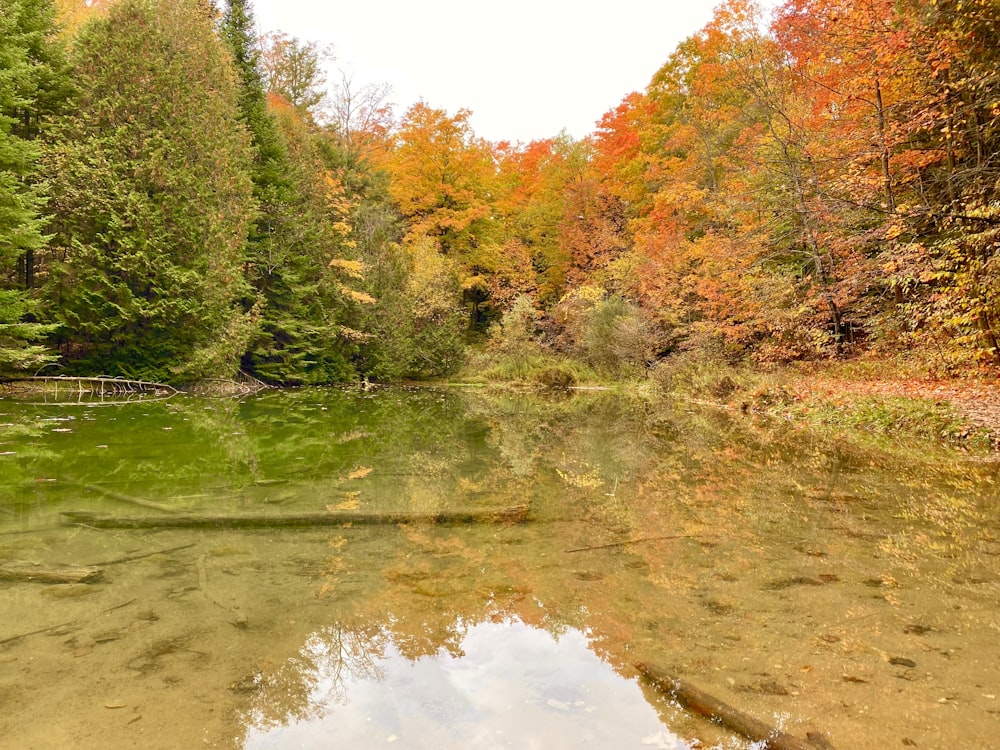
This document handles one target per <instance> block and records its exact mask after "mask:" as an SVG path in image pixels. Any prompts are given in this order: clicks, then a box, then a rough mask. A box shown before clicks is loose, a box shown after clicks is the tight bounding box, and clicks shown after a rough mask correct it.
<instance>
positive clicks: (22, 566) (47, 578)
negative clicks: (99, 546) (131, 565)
mask: <svg viewBox="0 0 1000 750" xmlns="http://www.w3.org/2000/svg"><path fill="white" fill-rule="evenodd" d="M103 577H104V570H102V569H101V568H98V567H95V566H92V565H86V566H80V567H66V566H47V565H36V564H34V563H27V562H8V563H3V564H2V565H0V581H18V582H22V583H96V582H98V581H100V580H101V579H102V578H103Z"/></svg>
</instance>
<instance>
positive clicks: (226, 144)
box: [48, 0, 255, 381]
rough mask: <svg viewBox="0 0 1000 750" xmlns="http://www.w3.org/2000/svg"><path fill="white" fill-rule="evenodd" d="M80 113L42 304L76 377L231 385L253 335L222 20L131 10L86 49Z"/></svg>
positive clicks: (70, 123) (69, 130)
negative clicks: (208, 379)
mask: <svg viewBox="0 0 1000 750" xmlns="http://www.w3.org/2000/svg"><path fill="white" fill-rule="evenodd" d="M74 62H75V75H76V83H77V85H78V87H79V105H78V107H77V108H76V110H75V111H74V112H73V113H72V114H69V115H67V116H66V117H65V118H64V120H63V122H62V123H61V131H60V139H59V142H58V143H57V144H56V145H55V147H54V148H53V155H52V158H51V160H50V163H49V165H48V173H49V179H50V180H51V183H52V195H53V200H52V208H53V209H54V215H55V220H54V229H55V232H56V236H55V249H56V253H57V259H56V260H57V262H56V263H55V264H54V267H53V269H52V279H51V282H50V284H49V287H48V302H49V305H50V309H51V311H52V314H53V317H54V318H55V319H56V320H58V321H59V322H61V323H62V324H63V326H64V331H65V338H64V339H63V351H64V354H65V355H66V357H67V359H68V360H69V362H70V363H71V364H74V365H75V368H76V369H77V370H79V371H88V372H105V373H108V374H121V375H129V376H142V377H150V378H157V379H165V380H172V381H178V380H181V381H183V380H187V379H193V378H197V377H203V376H214V375H224V376H226V375H230V374H232V373H234V372H235V370H236V368H237V366H238V362H239V357H240V355H241V354H242V353H243V352H244V351H245V349H246V345H247V340H248V338H249V335H250V333H251V332H252V329H253V327H254V317H255V311H253V310H248V309H246V306H245V305H242V306H241V304H240V302H241V300H245V299H246V297H247V294H246V289H245V282H244V281H243V278H242V268H241V265H242V261H243V249H244V242H245V238H246V236H247V233H248V229H249V226H250V223H251V221H252V220H253V217H254V214H255V203H254V200H253V195H252V185H251V180H250V175H249V174H248V169H247V167H248V165H249V164H250V162H251V159H252V152H251V147H250V142H249V138H248V137H247V135H246V131H245V129H244V128H243V127H242V126H241V124H240V122H239V110H238V86H237V81H236V76H235V73H234V70H233V65H232V61H231V57H230V55H229V54H228V53H227V51H226V49H225V47H224V46H223V45H222V44H221V42H220V41H219V39H218V38H217V36H216V35H215V30H214V18H213V14H212V13H210V12H209V9H208V8H206V7H205V5H204V4H203V3H199V2H197V0H169V1H168V0H124V1H123V2H121V3H118V4H117V5H115V6H114V7H113V8H112V9H111V11H110V13H109V14H108V16H107V17H105V18H100V19H98V20H95V21H94V22H92V23H90V24H89V25H87V26H86V27H85V28H84V29H83V30H82V31H81V33H80V36H79V37H78V40H77V49H76V54H75V60H74Z"/></svg>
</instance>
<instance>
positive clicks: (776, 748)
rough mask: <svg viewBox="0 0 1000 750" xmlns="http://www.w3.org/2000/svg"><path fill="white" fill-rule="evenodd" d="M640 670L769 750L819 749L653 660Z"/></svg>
mask: <svg viewBox="0 0 1000 750" xmlns="http://www.w3.org/2000/svg"><path fill="white" fill-rule="evenodd" d="M635 666H636V669H638V670H639V673H640V674H642V675H643V677H645V678H646V679H648V680H649V681H650V682H651V683H652V684H653V685H654V686H656V688H657V689H659V690H660V691H662V692H664V693H666V694H667V695H669V696H670V697H671V698H673V699H674V700H676V701H677V702H678V703H680V704H681V706H683V707H684V708H686V709H688V710H689V711H691V712H692V713H695V714H698V715H699V716H703V717H705V718H706V719H708V720H709V721H713V722H716V723H717V724H720V725H721V726H723V727H725V728H726V729H728V730H729V731H731V732H735V733H736V734H739V735H741V736H743V737H746V738H747V739H748V740H751V741H753V742H762V743H764V747H765V748H768V750H816V746H815V745H811V744H807V743H806V742H805V741H804V740H800V739H799V738H798V737H795V736H793V735H790V734H788V733H786V732H782V731H781V730H780V729H778V728H777V727H774V726H771V725H770V724H767V723H765V722H763V721H759V720H757V719H755V718H753V717H752V716H750V715H748V714H746V713H744V712H743V711H740V710H739V709H738V708H733V707H732V706H730V705H729V704H728V703H723V702H722V701H721V700H719V699H718V698H716V697H714V696H712V695H709V694H708V693H706V692H704V691H703V690H699V689H698V688H696V687H695V686H694V685H691V684H690V683H688V682H685V681H684V680H680V679H678V678H676V677H672V676H670V675H668V674H667V673H665V672H663V671H662V670H660V669H658V668H657V667H654V666H651V665H649V664H644V663H639V664H636V665H635Z"/></svg>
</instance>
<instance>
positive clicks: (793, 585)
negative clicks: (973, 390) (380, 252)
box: [0, 389, 1000, 750]
mask: <svg viewBox="0 0 1000 750" xmlns="http://www.w3.org/2000/svg"><path fill="white" fill-rule="evenodd" d="M0 424H2V425H3V426H2V427H0V566H3V565H5V564H6V565H10V564H11V563H13V562H15V561H16V562H34V563H44V564H47V565H56V564H64V565H85V564H100V565H101V567H103V569H104V571H105V578H104V580H103V581H102V582H99V583H93V584H69V585H45V584H38V583H20V582H3V581H0V738H2V739H0V746H3V747H8V746H9V747H12V748H14V747H16V748H52V747H73V748H131V747H144V748H188V747H220V748H254V749H256V748H292V747H295V748H299V747H317V748H319V747H323V748H331V747H343V748H367V747H371V748H380V747H402V748H435V750H448V749H449V748H469V747H476V748H507V747H511V748H535V747H537V748H546V749H548V748H571V747H572V748H578V747H592V748H628V747H635V748H650V747H651V748H685V747H693V746H696V745H698V744H699V743H700V744H701V746H702V747H710V746H718V747H725V748H746V747H749V746H750V744H749V743H748V742H747V741H746V740H742V739H740V738H738V737H736V736H734V735H731V734H728V733H727V732H726V731H725V730H724V729H723V728H720V727H718V726H715V725H713V724H711V723H708V722H706V721H704V720H702V719H699V718H698V717H695V716H692V715H690V714H689V713H688V712H686V711H685V710H683V709H681V708H680V707H679V706H677V705H676V704H674V703H672V702H671V701H670V700H668V699H667V698H665V697H664V696H662V695H660V694H658V693H657V691H656V690H655V689H653V688H652V687H650V686H649V685H648V684H646V683H645V682H643V681H641V680H639V679H638V678H637V672H636V670H635V667H634V665H635V663H637V662H639V661H644V662H650V663H653V664H655V665H657V666H658V667H660V668H661V669H662V670H664V671H665V672H667V673H669V674H672V675H675V676H677V677H679V678H682V679H684V680H686V681H687V682H689V683H691V684H693V685H696V686H697V687H699V688H701V689H702V690H705V691H707V692H709V693H711V694H712V695H714V696H715V697H717V698H719V699H721V700H723V701H725V702H726V703H728V704H730V705H732V706H734V707H737V708H739V709H740V710H742V711H745V712H747V713H748V714H750V715H752V716H754V717H756V718H758V719H761V720H764V721H766V722H768V723H770V724H773V725H775V726H779V727H781V728H782V729H784V730H785V731H787V732H790V733H792V734H794V735H796V736H798V737H800V738H804V737H805V736H806V735H807V733H809V732H820V733H822V734H823V735H825V736H826V738H827V739H828V740H829V742H830V743H831V744H832V745H833V746H834V747H836V748H838V749H840V750H843V748H868V747H871V748H882V747H893V746H895V747H905V746H914V747H923V748H945V747H948V748H951V747H968V748H1000V698H998V696H1000V671H998V669H997V665H998V664H1000V638H998V631H1000V563H998V558H1000V539H998V534H1000V510H998V504H997V487H996V481H997V473H998V472H997V467H996V465H995V464H993V463H991V462H986V461H982V460H977V459H975V458H971V457H965V456H962V455H961V454H956V453H945V452H941V451H938V450H936V449H934V448H933V447H931V446H927V445H910V446H899V445H895V446H892V450H886V449H882V448H879V447H878V446H874V445H870V444H869V445H862V444H859V443H857V442H851V441H849V440H847V439H846V438H841V439H836V440H834V439H826V438H819V437H816V436H812V435H810V434H808V433H805V432H801V431H798V430H796V429H795V428H794V426H790V425H787V424H784V423H783V424H752V423H749V422H747V421H746V420H739V421H729V420H728V419H727V418H726V417H725V415H719V414H713V413H688V412H685V411H680V412H677V413H670V412H666V413H664V412H653V411H651V410H649V409H648V408H647V407H644V406H642V405H637V404H633V403H630V402H628V401H626V400H623V399H619V398H616V397H613V396H608V395H600V394H593V395H581V396H577V397H574V398H571V399H556V400H550V399H542V400H540V399H537V398H531V397H527V396H522V397H518V396H510V395H506V396H496V397H491V396H485V395H482V394H478V393H466V392H455V391H447V392H445V391H434V390H405V389H384V390H383V389H380V390H374V391H370V392H362V391H351V390H337V389H329V390H318V389H317V390H299V391H286V392H272V393H266V394H263V395H260V396H257V397H254V398H249V399H245V400H242V401H233V400H225V399H198V398H193V397H184V396H179V397H175V398H172V399H169V400H166V401H158V402H145V403H132V404H127V405H120V406H107V405H104V406H85V405H79V406H55V405H45V404H34V405H32V404H25V403H14V402H12V401H9V400H8V401H0ZM523 503H528V504H530V508H531V514H530V517H529V519H528V520H527V521H526V522H524V523H491V522H482V523H469V524H461V525H418V524H413V525H405V526H396V525H390V526H367V525H364V526H363V525H357V524H355V525H352V526H349V527H341V526H336V527H318V528H309V527H305V528H290V529H258V530H249V529H247V530H238V529H211V530H184V529H160V530H157V529H145V530H129V529H98V528H90V527H85V526H73V525H66V524H64V523H61V521H60V516H59V513H60V512H61V511H66V510H92V511H98V512H102V513H109V514H114V515H116V516H137V515H143V516H167V515H171V511H173V512H184V513H240V514H288V513H299V512H306V511H324V510H337V509H343V510H361V511H372V512H381V511H400V510H402V511H419V512H428V511H441V510H463V511H464V510H470V511H472V510H483V511H489V510H492V509H498V508H504V507H509V506H513V505H519V504H523ZM154 506H155V507H154ZM150 553H153V554H150Z"/></svg>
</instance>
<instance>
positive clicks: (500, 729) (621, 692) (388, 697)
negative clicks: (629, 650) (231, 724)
mask: <svg viewBox="0 0 1000 750" xmlns="http://www.w3.org/2000/svg"><path fill="white" fill-rule="evenodd" d="M322 643H323V639H322V638H319V639H317V640H316V641H314V642H313V643H312V644H310V645H307V646H306V648H307V649H309V650H310V651H312V652H313V653H312V654H311V657H312V658H310V659H308V660H306V662H304V663H310V664H317V665H319V666H318V672H319V673H318V674H316V675H315V676H314V677H315V683H314V685H315V687H314V689H313V695H312V702H313V704H314V705H315V706H316V708H317V709H318V710H317V714H318V715H317V716H316V717H315V718H313V719H311V720H306V721H299V722H296V723H293V724H290V725H283V726H279V727H271V728H262V727H253V728H251V729H250V731H249V732H248V737H247V742H246V745H245V747H246V748H247V750H261V749H263V748H330V747H344V748H381V747H400V748H435V749H436V750H446V749H448V748H480V749H482V750H488V749H489V748H510V747H516V748H524V749H525V750H527V749H529V748H539V750H541V749H544V750H577V748H585V747H593V748H609V747H615V748H660V749H663V750H674V749H677V750H679V749H680V748H687V747H689V745H687V744H685V743H684V742H682V741H681V740H680V739H678V738H677V737H676V736H675V735H673V734H671V733H669V732H668V731H667V730H666V729H665V728H664V726H663V724H662V723H661V721H660V719H659V717H658V716H657V714H656V712H655V710H654V709H653V708H652V707H651V706H650V705H649V703H648V702H647V701H646V699H645V698H644V697H643V694H642V691H641V690H640V688H639V685H638V684H637V683H636V682H635V681H634V680H626V679H624V678H622V677H621V676H619V675H618V674H616V673H615V671H614V670H613V669H612V668H611V667H610V666H609V665H608V664H606V663H605V662H603V661H601V659H600V658H598V656H596V655H595V654H594V653H593V652H592V651H591V650H590V649H589V647H588V646H589V641H588V638H587V636H586V635H585V634H584V633H582V632H581V631H579V630H576V629H574V628H568V629H566V630H565V631H563V632H561V633H560V634H559V635H558V637H557V636H554V635H552V634H551V633H549V632H547V631H545V630H540V629H538V628H533V627H530V626H528V625H526V624H524V623H522V622H520V621H517V620H510V621H506V622H486V623H480V624H477V625H473V626H471V627H469V628H467V629H466V630H465V633H464V637H463V638H462V640H461V644H460V653H459V654H458V655H456V654H452V653H449V652H448V651H446V650H444V649H441V650H440V651H438V653H437V654H435V655H433V656H425V657H421V658H419V659H416V660H415V661H411V660H409V659H407V658H406V657H404V656H403V655H402V654H400V652H399V651H398V650H397V649H396V647H395V646H394V645H390V646H389V647H388V648H387V649H386V653H385V654H384V655H383V656H382V657H381V658H379V659H378V660H377V663H376V670H377V673H378V674H377V676H373V675H372V674H370V673H369V674H360V675H357V674H351V673H350V670H348V675H347V676H346V679H345V677H344V674H343V673H342V672H341V671H340V670H341V667H342V666H343V660H342V659H341V658H340V657H339V656H338V655H337V654H336V653H330V650H331V649H330V648H329V646H328V644H324V645H320V644H322ZM335 648H337V649H339V646H338V647H335ZM317 650H321V651H322V650H325V651H326V653H317ZM316 657H320V658H316ZM345 689H346V694H345ZM259 697H260V699H261V700H264V701H266V700H267V699H268V697H267V695H266V691H265V693H264V694H263V695H261V696H259Z"/></svg>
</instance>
